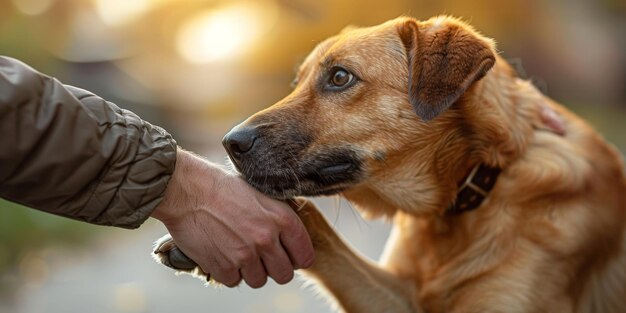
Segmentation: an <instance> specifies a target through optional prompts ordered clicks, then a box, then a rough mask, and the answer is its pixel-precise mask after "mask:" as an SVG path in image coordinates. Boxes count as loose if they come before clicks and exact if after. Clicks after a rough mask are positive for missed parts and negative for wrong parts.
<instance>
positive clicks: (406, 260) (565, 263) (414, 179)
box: [234, 16, 626, 313]
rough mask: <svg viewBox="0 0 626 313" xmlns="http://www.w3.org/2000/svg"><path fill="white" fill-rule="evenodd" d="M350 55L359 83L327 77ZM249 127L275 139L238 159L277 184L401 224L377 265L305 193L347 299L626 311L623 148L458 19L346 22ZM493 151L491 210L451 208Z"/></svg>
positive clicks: (465, 308) (339, 295)
mask: <svg viewBox="0 0 626 313" xmlns="http://www.w3.org/2000/svg"><path fill="white" fill-rule="evenodd" d="M336 66H341V67H343V68H346V69H348V70H349V71H350V72H352V73H354V75H355V77H356V80H355V81H354V82H353V84H352V85H351V86H349V87H347V88H345V89H341V90H333V89H332V88H330V89H329V88H327V86H326V84H327V83H328V79H329V78H328V75H329V74H328V73H331V72H332V70H331V69H332V68H333V67H336ZM545 112H548V114H547V116H548V117H547V118H546V114H545ZM557 116H558V117H557ZM244 126H245V127H256V128H258V129H259V139H257V142H256V143H255V152H254V153H252V154H251V155H250V156H249V158H244V159H243V160H239V161H238V162H234V163H235V165H236V166H237V168H238V169H239V170H240V171H241V173H242V175H243V176H244V177H245V178H246V179H247V180H248V181H249V182H250V183H251V184H253V185H254V186H256V187H257V188H259V189H260V190H261V191H263V192H265V193H267V194H269V195H273V196H275V197H282V198H289V197H293V196H300V195H305V196H310V195H320V194H335V193H341V194H342V195H343V196H344V197H345V198H346V199H348V200H349V201H350V202H351V203H352V204H353V205H354V206H355V207H356V208H357V209H358V210H360V211H361V212H362V213H363V214H364V215H366V216H369V217H380V216H386V217H388V218H389V219H391V220H392V221H393V230H392V233H391V236H390V238H389V241H388V243H387V247H386V249H385V252H384V255H383V256H382V259H381V261H380V262H379V264H377V265H376V264H372V263H370V262H368V261H366V260H364V259H362V258H361V257H360V256H358V255H357V254H355V253H354V252H352V251H351V250H350V248H349V247H348V246H347V245H346V244H345V243H343V242H342V241H341V239H339V237H338V236H337V234H336V233H335V232H334V231H333V230H332V228H331V227H329V226H328V224H327V223H326V222H325V220H324V219H323V217H321V215H320V214H319V212H317V210H316V209H315V207H314V206H313V205H312V204H310V203H309V202H306V201H304V202H303V204H302V206H303V207H302V208H300V210H299V213H300V216H301V218H302V220H303V221H304V222H305V224H306V226H307V229H308V231H309V232H310V235H311V236H312V238H313V240H314V245H315V248H316V254H317V257H316V262H315V264H314V266H313V267H312V268H311V269H308V270H306V273H308V274H309V275H310V276H312V277H313V278H314V279H315V280H316V281H317V282H319V284H321V286H323V287H324V288H325V289H326V290H327V291H328V292H329V293H330V294H331V295H332V297H334V298H335V299H336V300H337V302H338V304H339V305H340V307H341V308H342V309H343V310H345V311H347V312H357V313H366V312H375V313H380V312H429V313H439V312H441V313H444V312H447V313H450V312H481V313H483V312H507V313H511V312H559V313H561V312H604V313H618V312H624V311H625V310H626V244H625V242H626V241H625V239H624V233H625V223H626V179H625V175H624V170H623V163H622V160H621V158H620V156H619V154H618V153H617V152H616V150H615V149H614V148H613V147H612V146H610V145H609V144H607V143H606V142H605V141H604V140H603V139H602V138H601V137H600V136H599V135H598V134H597V133H596V132H595V131H594V130H593V129H591V128H590V127H589V126H588V125H587V124H586V123H585V122H584V121H582V120H581V119H580V118H578V117H577V116H575V115H574V114H572V113H570V112H569V111H567V110H566V109H564V108H563V107H561V106H560V105H558V104H557V103H555V102H554V101H552V100H550V99H548V98H547V97H546V96H544V95H542V94H541V93H540V92H538V91H537V90H536V89H535V88H534V87H533V86H532V84H531V83H529V82H527V81H523V80H521V79H519V78H517V76H516V74H515V72H514V70H513V69H512V68H511V67H510V66H509V64H507V63H506V62H505V61H504V60H503V59H502V58H501V57H499V56H498V55H497V53H496V50H495V45H494V42H493V41H492V40H491V39H488V38H486V37H484V36H482V35H481V34H479V33H477V32H476V31H475V30H473V29H472V28H471V27H470V26H468V25H467V24H465V23H463V22H461V21H459V20H457V19H454V18H450V17H445V16H441V17H436V18H433V19H430V20H428V21H425V22H420V21H416V20H414V19H412V18H405V17H403V18H398V19H395V20H392V21H389V22H387V23H384V24H382V25H379V26H375V27H370V28H356V29H354V28H353V29H349V30H345V31H343V32H341V33H340V34H339V35H337V36H335V37H332V38H330V39H328V40H326V41H324V42H322V43H321V44H319V45H318V47H317V48H316V49H315V50H314V51H313V52H312V53H311V54H310V55H309V57H308V58H307V59H306V61H305V62H304V63H303V65H302V66H301V68H300V71H299V73H298V77H297V83H296V87H295V89H294V91H293V92H292V93H291V94H290V95H289V96H287V97H286V98H285V99H283V100H281V101H280V102H278V103H277V104H275V105H273V106H271V107H270V108H268V109H266V110H264V111H261V112H259V113H257V114H255V115H254V116H252V117H251V118H249V119H248V120H247V121H245V122H244V123H243V124H242V126H239V127H244ZM481 163H483V164H487V165H490V166H492V167H499V168H501V169H502V173H501V174H500V176H499V178H498V181H497V184H496V185H495V187H494V189H493V190H492V191H491V193H490V194H489V196H488V197H487V198H486V200H485V201H484V202H483V204H482V205H481V206H480V207H479V208H477V209H476V210H473V211H470V212H465V213H463V214H458V215H450V214H446V208H448V207H449V206H450V204H451V203H453V202H454V201H455V197H456V193H457V191H458V182H459V181H461V180H463V179H464V178H465V177H466V176H467V175H468V172H469V171H470V170H471V169H472V168H473V167H474V166H475V165H477V164H481ZM301 201H303V200H301Z"/></svg>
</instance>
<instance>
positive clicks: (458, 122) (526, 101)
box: [343, 58, 543, 217]
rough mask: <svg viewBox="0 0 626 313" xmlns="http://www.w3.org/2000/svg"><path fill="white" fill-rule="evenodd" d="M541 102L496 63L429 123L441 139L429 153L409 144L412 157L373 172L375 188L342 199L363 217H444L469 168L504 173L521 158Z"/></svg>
mask: <svg viewBox="0 0 626 313" xmlns="http://www.w3.org/2000/svg"><path fill="white" fill-rule="evenodd" d="M541 101H543V96H542V95H541V94H540V93H539V92H538V91H537V90H536V89H534V87H533V86H532V85H531V84H530V83H529V82H525V81H522V80H520V79H518V78H517V77H516V75H515V73H514V71H513V69H512V68H511V67H510V66H509V65H508V63H506V61H504V60H502V59H501V58H498V61H497V62H496V65H495V66H494V68H493V69H492V70H491V71H490V72H489V73H488V74H487V75H486V76H485V77H484V78H483V79H482V80H480V81H479V82H477V83H476V84H474V86H472V87H471V88H470V89H469V90H468V92H467V93H466V95H465V96H464V97H462V98H461V100H459V102H458V103H457V104H455V105H454V106H453V108H452V109H450V110H449V111H448V112H445V113H444V114H442V115H441V116H440V117H438V118H436V119H435V120H433V121H431V122H430V124H429V127H432V128H433V133H436V134H441V137H440V139H441V140H434V141H432V142H431V143H430V144H431V146H429V147H428V148H424V147H423V146H422V147H418V146H417V145H418V144H423V142H419V143H416V146H415V147H412V146H410V145H408V146H407V147H406V149H407V150H410V149H413V151H414V152H411V153H408V154H407V153H404V154H402V156H401V157H396V158H395V159H394V156H390V159H389V160H386V163H387V164H394V166H393V167H387V168H385V170H384V172H381V173H374V175H377V179H372V180H371V181H372V182H373V183H369V184H364V185H362V186H359V187H357V188H354V189H353V190H348V191H347V192H344V194H343V195H344V196H345V197H346V198H347V199H348V200H349V201H351V202H352V203H354V204H355V205H356V207H357V208H358V209H360V211H361V212H362V213H363V214H364V215H365V216H366V217H368V216H369V217H377V216H380V215H386V216H393V215H394V214H395V213H396V212H398V211H404V212H407V213H410V214H416V215H424V214H435V215H437V216H444V215H445V211H446V209H447V208H448V207H449V206H450V204H452V203H453V201H454V199H455V198H456V197H457V193H458V191H459V185H458V182H460V181H463V180H464V179H465V178H466V177H467V176H468V175H469V173H470V172H471V170H472V168H474V167H475V166H476V165H478V164H485V165H487V166H490V167H494V168H500V169H503V170H506V168H507V166H508V165H509V164H511V163H512V162H515V160H516V159H517V158H519V157H520V156H521V155H523V153H524V151H525V149H526V146H527V144H528V141H529V140H530V138H531V136H532V133H533V131H534V129H535V127H534V125H536V124H537V121H536V120H537V119H538V118H539V111H540V107H539V105H538V103H539V102H541ZM407 155H408V157H407ZM425 161H426V162H425ZM428 161H430V162H428ZM378 176H379V177H378Z"/></svg>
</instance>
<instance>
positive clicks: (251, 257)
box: [236, 249, 259, 266]
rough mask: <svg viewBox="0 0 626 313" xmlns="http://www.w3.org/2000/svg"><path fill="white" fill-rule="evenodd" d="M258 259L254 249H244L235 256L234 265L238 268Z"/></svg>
mask: <svg viewBox="0 0 626 313" xmlns="http://www.w3.org/2000/svg"><path fill="white" fill-rule="evenodd" d="M258 259H259V256H258V255H257V253H256V251H255V250H254V249H244V250H241V251H239V253H238V254H237V256H236V263H237V264H239V265H240V266H243V265H247V264H250V263H252V262H254V261H256V260H258Z"/></svg>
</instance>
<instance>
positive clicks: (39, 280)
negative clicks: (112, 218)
mask: <svg viewBox="0 0 626 313" xmlns="http://www.w3.org/2000/svg"><path fill="white" fill-rule="evenodd" d="M335 200H336V199H331V198H325V199H318V200H317V201H316V202H317V204H318V205H319V206H320V207H323V208H326V209H327V210H326V213H327V217H328V218H329V220H330V221H331V223H334V225H335V226H336V227H337V229H338V230H339V231H340V232H341V233H342V234H343V235H344V236H346V238H347V239H348V240H349V241H350V242H351V243H352V244H354V245H355V246H356V247H357V248H358V250H359V251H361V252H362V253H364V254H365V255H367V256H369V257H370V258H374V259H375V258H377V257H378V255H379V254H380V253H381V251H382V246H383V244H384V241H385V239H386V237H387V233H388V229H387V227H386V226H385V225H383V224H382V223H380V222H365V221H363V220H360V219H357V218H355V216H354V214H355V213H354V212H351V209H350V208H349V207H348V206H347V204H346V203H345V201H343V205H342V208H341V209H340V210H337V209H338V207H337V204H336V201H335ZM165 231H166V230H165V229H164V228H163V227H162V226H160V225H156V223H155V222H150V223H148V225H144V226H142V227H141V229H140V230H138V231H133V232H131V231H124V230H113V229H109V230H107V231H106V235H104V236H103V237H101V238H99V239H98V240H95V241H94V242H93V243H91V244H90V245H88V246H86V247H84V248H81V249H64V250H60V251H58V250H57V251H55V253H54V255H51V254H50V252H48V254H47V255H46V253H45V252H44V253H43V255H39V256H35V258H41V259H40V262H41V264H46V265H44V266H45V267H46V268H48V267H49V269H45V270H43V271H42V269H41V268H39V269H34V270H35V271H39V273H37V274H28V275H26V276H31V275H42V276H34V277H33V276H31V277H29V278H28V279H29V281H28V282H27V283H24V281H23V280H22V279H19V280H20V281H19V282H14V287H15V288H17V292H16V293H15V294H14V296H13V297H12V298H11V299H5V301H3V304H0V312H7V313H9V312H14V313H48V312H63V313H84V312H90V313H143V312H151V313H171V312H233V313H239V312H241V313H244V312H250V313H291V312H293V313H295V312H302V313H323V312H332V310H330V307H329V306H328V305H327V304H326V303H325V301H324V300H321V299H319V298H318V297H317V296H316V295H317V292H316V291H315V290H314V289H313V288H311V287H308V288H304V287H303V282H304V280H303V279H302V278H296V279H294V280H293V281H292V282H291V283H289V284H287V285H284V286H280V285H277V284H275V283H274V282H273V281H272V282H268V284H267V285H266V286H265V287H263V288H262V289H258V290H253V289H251V288H249V287H247V286H242V287H238V288H235V289H227V288H214V287H203V282H202V281H200V280H197V279H194V278H191V277H189V276H175V275H174V274H173V272H172V271H170V270H169V269H167V268H165V267H163V266H160V265H158V264H157V263H156V262H153V261H152V259H151V255H150V247H151V246H150V245H151V244H152V242H153V241H154V240H155V239H156V238H159V237H160V236H161V235H163V234H164V233H165ZM31 262H32V261H31ZM35 262H37V261H35ZM22 278H24V276H22ZM14 279H16V278H14ZM7 300H8V301H7Z"/></svg>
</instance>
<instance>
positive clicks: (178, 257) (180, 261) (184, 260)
mask: <svg viewBox="0 0 626 313" xmlns="http://www.w3.org/2000/svg"><path fill="white" fill-rule="evenodd" d="M168 257H169V261H170V262H169V263H170V265H171V266H170V267H171V268H173V269H176V270H192V269H194V268H196V267H197V266H198V264H196V262H194V261H193V260H192V259H190V258H189V257H188V256H186V255H185V254H184V253H183V252H182V251H180V249H178V247H176V246H174V247H173V248H172V249H171V250H170V251H169V252H168Z"/></svg>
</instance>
